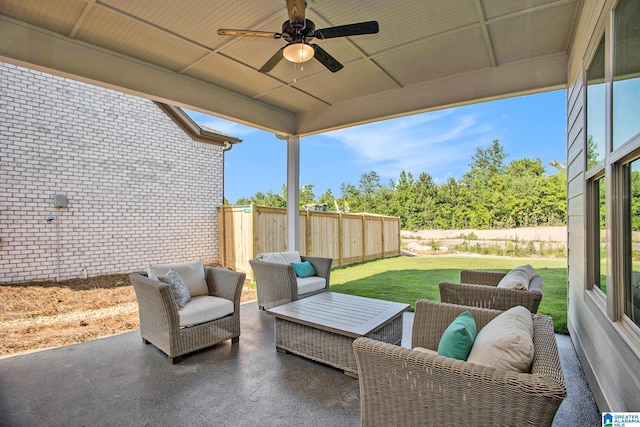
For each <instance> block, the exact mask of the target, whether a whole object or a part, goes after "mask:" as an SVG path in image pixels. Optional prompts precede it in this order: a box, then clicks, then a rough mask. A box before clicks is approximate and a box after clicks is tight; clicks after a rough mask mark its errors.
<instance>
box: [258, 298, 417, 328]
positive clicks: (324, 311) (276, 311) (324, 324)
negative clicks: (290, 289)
mask: <svg viewBox="0 0 640 427" xmlns="http://www.w3.org/2000/svg"><path fill="white" fill-rule="evenodd" d="M408 308H409V304H404V303H398V302H393V301H384V300H379V299H374V298H365V297H359V296H355V295H348V294H341V293H338V292H322V293H320V294H316V295H313V296H310V297H307V298H302V299H299V300H297V301H293V302H290V303H288V304H283V305H280V306H277V307H273V308H271V309H269V310H267V313H268V314H271V315H273V316H275V317H276V318H280V319H285V320H289V321H292V322H296V323H301V324H304V325H307V326H312V327H315V328H318V329H322V330H325V331H330V332H336V333H339V334H341V335H346V336H350V337H354V338H357V337H361V336H366V335H368V334H369V333H371V332H373V331H375V330H376V329H378V328H379V327H380V326H381V325H383V324H385V323H387V322H388V321H389V320H391V319H394V318H395V317H397V316H399V315H402V313H403V312H404V311H406V310H407V309H408Z"/></svg>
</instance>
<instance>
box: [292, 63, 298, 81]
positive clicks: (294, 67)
mask: <svg viewBox="0 0 640 427" xmlns="http://www.w3.org/2000/svg"><path fill="white" fill-rule="evenodd" d="M297 68H298V64H296V63H295V62H294V63H293V82H294V83H296V82H297V81H298V79H296V69H297Z"/></svg>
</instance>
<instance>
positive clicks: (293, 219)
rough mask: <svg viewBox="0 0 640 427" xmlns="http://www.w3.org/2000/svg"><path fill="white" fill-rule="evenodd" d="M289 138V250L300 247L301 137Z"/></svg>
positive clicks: (295, 249)
mask: <svg viewBox="0 0 640 427" xmlns="http://www.w3.org/2000/svg"><path fill="white" fill-rule="evenodd" d="M286 140H287V250H288V251H297V250H299V249H300V137H299V136H288V137H287V138H286Z"/></svg>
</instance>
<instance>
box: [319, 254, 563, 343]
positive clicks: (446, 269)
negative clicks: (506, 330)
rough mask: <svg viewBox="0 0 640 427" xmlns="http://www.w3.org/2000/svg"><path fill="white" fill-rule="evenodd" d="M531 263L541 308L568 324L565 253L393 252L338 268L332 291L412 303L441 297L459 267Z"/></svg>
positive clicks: (457, 277)
mask: <svg viewBox="0 0 640 427" xmlns="http://www.w3.org/2000/svg"><path fill="white" fill-rule="evenodd" d="M523 264H531V265H532V266H533V267H534V268H535V269H536V273H537V274H540V275H541V276H542V290H543V293H544V296H543V298H542V302H541V303H540V308H539V309H538V313H540V314H547V315H549V316H551V317H553V324H554V329H555V331H556V332H558V333H562V334H568V330H567V263H566V260H565V259H557V260H556V259H538V258H506V257H504V258H503V257H495V256H485V257H483V256H472V257H469V256H448V255H437V256H431V257H404V256H402V257H394V258H386V259H380V260H375V261H369V262H364V263H360V264H354V265H350V266H346V267H339V268H335V269H333V270H332V271H331V291H334V292H342V293H345V294H352V295H360V296H364V297H370V298H378V299H384V300H390V301H398V302H404V303H407V304H411V310H413V308H414V306H415V302H416V301H417V300H419V299H428V300H432V301H440V292H439V290H438V284H439V283H440V282H444V281H449V282H459V281H460V270H463V269H466V270H487V271H504V272H506V271H509V270H510V269H511V268H513V267H517V266H519V265H523Z"/></svg>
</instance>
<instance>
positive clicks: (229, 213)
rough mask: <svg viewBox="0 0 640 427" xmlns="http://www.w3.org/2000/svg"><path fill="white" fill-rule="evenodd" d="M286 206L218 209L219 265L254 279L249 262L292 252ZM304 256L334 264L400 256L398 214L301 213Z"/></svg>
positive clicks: (301, 241) (301, 251) (225, 207)
mask: <svg viewBox="0 0 640 427" xmlns="http://www.w3.org/2000/svg"><path fill="white" fill-rule="evenodd" d="M286 224H287V214H286V209H283V208H270V207H265V206H256V205H255V204H253V203H252V204H251V205H249V206H220V207H218V243H219V254H220V256H219V261H220V264H221V265H223V266H225V267H229V268H232V269H233V270H236V271H242V272H244V273H246V274H247V278H253V271H252V270H251V266H250V265H249V260H250V259H254V258H255V257H256V256H257V255H258V254H259V253H262V252H280V251H286V250H289V249H288V248H287V245H286V243H287V242H286V240H287V235H286ZM299 250H300V254H301V255H308V256H319V257H326V258H333V266H334V267H336V266H342V265H347V264H353V263H355V262H361V261H368V260H372V259H378V258H385V257H391V256H397V255H400V218H398V217H392V216H384V215H374V214H368V213H343V212H315V211H301V212H300V248H299Z"/></svg>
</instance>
